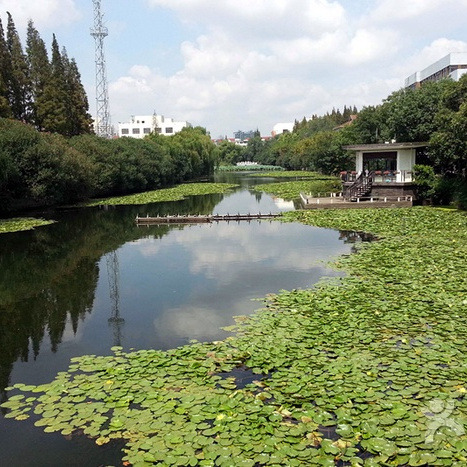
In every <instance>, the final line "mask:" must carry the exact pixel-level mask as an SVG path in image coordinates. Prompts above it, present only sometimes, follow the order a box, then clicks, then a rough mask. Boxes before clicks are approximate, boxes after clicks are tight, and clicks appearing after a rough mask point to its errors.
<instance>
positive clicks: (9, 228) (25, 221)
mask: <svg viewBox="0 0 467 467" xmlns="http://www.w3.org/2000/svg"><path fill="white" fill-rule="evenodd" d="M52 223H53V221H48V220H44V219H36V218H33V217H20V218H12V219H4V220H0V234H2V233H11V232H19V231H21V230H31V229H34V228H35V227H41V226H43V225H49V224H52Z"/></svg>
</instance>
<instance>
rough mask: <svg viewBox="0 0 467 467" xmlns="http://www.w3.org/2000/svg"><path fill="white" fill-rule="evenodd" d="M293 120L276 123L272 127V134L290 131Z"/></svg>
mask: <svg viewBox="0 0 467 467" xmlns="http://www.w3.org/2000/svg"><path fill="white" fill-rule="evenodd" d="M294 125H295V123H294V122H287V123H276V124H275V125H274V128H273V129H272V132H271V134H272V136H277V135H281V134H282V133H292V131H293V127H294Z"/></svg>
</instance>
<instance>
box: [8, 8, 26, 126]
mask: <svg viewBox="0 0 467 467" xmlns="http://www.w3.org/2000/svg"><path fill="white" fill-rule="evenodd" d="M7 15H8V25H7V36H6V43H7V49H8V52H9V54H10V60H11V70H9V73H8V74H9V76H8V77H7V82H6V85H7V92H8V100H9V103H10V107H11V110H12V112H13V117H14V118H16V119H17V120H22V121H24V122H30V121H31V114H32V112H31V110H32V109H31V107H32V101H31V82H30V78H29V69H28V64H27V60H26V56H25V54H24V52H23V47H22V45H21V41H20V39H19V35H18V32H17V31H16V26H15V23H14V22H13V18H12V16H11V14H10V13H8V12H7Z"/></svg>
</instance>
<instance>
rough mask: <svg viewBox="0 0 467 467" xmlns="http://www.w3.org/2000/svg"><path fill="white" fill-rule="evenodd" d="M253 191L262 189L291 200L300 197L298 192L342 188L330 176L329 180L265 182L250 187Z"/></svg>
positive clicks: (334, 191)
mask: <svg viewBox="0 0 467 467" xmlns="http://www.w3.org/2000/svg"><path fill="white" fill-rule="evenodd" d="M252 189H254V190H255V191H264V192H266V193H270V194H272V195H275V196H279V197H280V198H283V199H286V200H293V199H298V198H300V193H302V192H303V193H311V194H312V195H313V196H317V195H318V193H321V194H322V195H323V196H324V194H325V193H331V192H333V193H336V192H339V191H341V190H342V183H341V181H340V180H339V179H337V178H334V177H332V178H330V179H329V180H328V179H326V180H322V179H319V180H314V179H311V180H301V181H293V182H279V183H265V184H261V185H255V186H254V187H252Z"/></svg>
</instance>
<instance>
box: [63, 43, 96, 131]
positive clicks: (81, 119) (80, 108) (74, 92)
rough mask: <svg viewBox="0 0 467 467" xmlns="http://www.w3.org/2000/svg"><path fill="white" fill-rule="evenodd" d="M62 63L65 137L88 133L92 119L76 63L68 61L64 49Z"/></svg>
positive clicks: (72, 60)
mask: <svg viewBox="0 0 467 467" xmlns="http://www.w3.org/2000/svg"><path fill="white" fill-rule="evenodd" d="M62 63H63V67H64V72H65V86H66V91H67V100H66V113H67V119H68V128H67V136H76V135H80V134H83V133H90V132H91V126H92V117H91V115H90V114H89V112H88V110H89V103H88V98H87V96H86V92H85V90H84V87H83V85H82V83H81V75H80V73H79V71H78V66H77V65H76V61H75V60H74V59H71V60H70V59H68V55H67V53H66V49H63V51H62Z"/></svg>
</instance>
